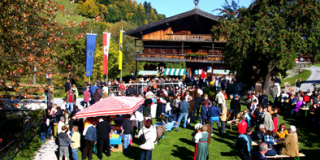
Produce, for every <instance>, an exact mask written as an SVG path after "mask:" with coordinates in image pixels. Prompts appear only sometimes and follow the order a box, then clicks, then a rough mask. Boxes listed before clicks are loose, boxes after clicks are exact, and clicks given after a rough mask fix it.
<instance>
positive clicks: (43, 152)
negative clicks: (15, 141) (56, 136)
mask: <svg viewBox="0 0 320 160" xmlns="http://www.w3.org/2000/svg"><path fill="white" fill-rule="evenodd" d="M57 149H58V146H57V145H56V143H55V142H54V140H48V141H47V142H46V143H45V144H43V145H42V146H41V148H40V149H39V151H38V152H37V153H36V157H35V158H34V159H33V160H57V159H58V158H57V156H56V151H57Z"/></svg>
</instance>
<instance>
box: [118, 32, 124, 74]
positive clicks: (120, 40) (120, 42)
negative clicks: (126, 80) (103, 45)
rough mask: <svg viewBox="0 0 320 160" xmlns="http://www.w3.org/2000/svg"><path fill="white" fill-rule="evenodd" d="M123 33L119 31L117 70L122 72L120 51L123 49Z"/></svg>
mask: <svg viewBox="0 0 320 160" xmlns="http://www.w3.org/2000/svg"><path fill="white" fill-rule="evenodd" d="M124 33H125V32H124V31H122V30H121V31H120V37H119V70H122V49H123V38H124Z"/></svg>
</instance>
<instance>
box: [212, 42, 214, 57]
mask: <svg viewBox="0 0 320 160" xmlns="http://www.w3.org/2000/svg"><path fill="white" fill-rule="evenodd" d="M212 55H214V43H213V42H212Z"/></svg>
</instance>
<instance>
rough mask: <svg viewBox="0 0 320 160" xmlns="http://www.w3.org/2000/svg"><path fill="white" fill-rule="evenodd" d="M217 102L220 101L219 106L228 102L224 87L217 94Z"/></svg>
mask: <svg viewBox="0 0 320 160" xmlns="http://www.w3.org/2000/svg"><path fill="white" fill-rule="evenodd" d="M216 102H217V103H218V105H219V108H221V107H222V104H223V103H226V100H225V99H224V94H223V91H222V89H220V91H219V93H218V94H217V95H216Z"/></svg>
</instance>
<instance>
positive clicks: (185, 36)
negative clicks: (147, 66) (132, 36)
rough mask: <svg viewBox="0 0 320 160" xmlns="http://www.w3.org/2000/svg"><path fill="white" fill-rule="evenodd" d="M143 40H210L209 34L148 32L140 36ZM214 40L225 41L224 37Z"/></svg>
mask: <svg viewBox="0 0 320 160" xmlns="http://www.w3.org/2000/svg"><path fill="white" fill-rule="evenodd" d="M142 40H143V41H148V40H152V41H154V40H158V41H183V42H212V35H211V34H172V33H167V34H156V35H155V34H150V35H145V36H143V38H142ZM215 42H227V41H226V40H225V39H224V38H221V39H220V40H215Z"/></svg>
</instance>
